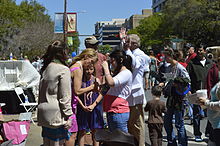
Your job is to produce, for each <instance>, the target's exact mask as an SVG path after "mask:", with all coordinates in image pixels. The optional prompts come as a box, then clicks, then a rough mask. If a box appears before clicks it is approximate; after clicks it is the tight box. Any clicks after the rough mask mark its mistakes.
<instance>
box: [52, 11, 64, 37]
mask: <svg viewBox="0 0 220 146" xmlns="http://www.w3.org/2000/svg"><path fill="white" fill-rule="evenodd" d="M63 22H64V21H63V13H55V20H54V23H55V24H54V32H55V33H63V32H64V27H63V26H64V25H63Z"/></svg>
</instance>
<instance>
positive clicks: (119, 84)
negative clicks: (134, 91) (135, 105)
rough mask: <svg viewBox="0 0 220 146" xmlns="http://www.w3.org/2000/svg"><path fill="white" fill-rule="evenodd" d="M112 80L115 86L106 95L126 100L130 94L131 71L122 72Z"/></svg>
mask: <svg viewBox="0 0 220 146" xmlns="http://www.w3.org/2000/svg"><path fill="white" fill-rule="evenodd" d="M113 80H114V84H115V85H114V87H111V88H110V89H109V91H108V92H107V94H108V95H113V96H117V97H121V98H123V99H127V98H128V96H130V94H131V87H132V73H131V71H130V70H128V69H126V70H123V71H121V72H119V73H118V74H117V75H116V76H115V77H113Z"/></svg>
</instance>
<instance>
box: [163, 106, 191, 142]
mask: <svg viewBox="0 0 220 146" xmlns="http://www.w3.org/2000/svg"><path fill="white" fill-rule="evenodd" d="M173 115H175V127H176V129H177V132H178V143H179V146H187V145H188V143H187V135H186V129H185V127H184V118H183V116H184V110H182V111H179V110H175V109H173V108H167V112H166V114H165V116H164V128H165V130H166V133H167V141H168V146H171V145H172V146H177V143H176V136H175V133H174V130H173V124H172V119H173Z"/></svg>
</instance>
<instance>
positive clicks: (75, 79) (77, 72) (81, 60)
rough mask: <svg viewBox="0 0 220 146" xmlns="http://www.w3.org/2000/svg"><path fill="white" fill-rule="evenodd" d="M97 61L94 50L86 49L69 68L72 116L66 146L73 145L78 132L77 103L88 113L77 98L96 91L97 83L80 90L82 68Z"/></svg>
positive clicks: (86, 108)
mask: <svg viewBox="0 0 220 146" xmlns="http://www.w3.org/2000/svg"><path fill="white" fill-rule="evenodd" d="M97 60H98V56H97V53H96V51H95V50H94V49H91V48H87V49H85V50H83V51H82V52H81V54H79V55H78V56H76V57H74V60H73V63H72V65H71V66H70V72H71V78H72V103H71V104H72V111H73V115H72V116H71V117H70V119H71V120H72V126H71V128H70V129H69V132H71V133H72V135H71V137H70V140H69V141H67V142H66V145H68V146H70V145H73V146H74V144H75V139H76V133H77V131H78V125H77V120H76V108H77V103H78V102H79V104H80V106H82V108H83V109H84V110H85V111H89V109H88V107H87V106H85V105H84V104H83V102H82V101H81V100H80V99H79V98H78V96H79V95H81V94H83V93H86V92H89V91H92V90H96V89H97V87H98V83H97V82H95V83H94V84H91V85H90V86H88V87H86V88H82V78H83V68H87V67H88V66H89V65H90V64H95V63H96V62H97Z"/></svg>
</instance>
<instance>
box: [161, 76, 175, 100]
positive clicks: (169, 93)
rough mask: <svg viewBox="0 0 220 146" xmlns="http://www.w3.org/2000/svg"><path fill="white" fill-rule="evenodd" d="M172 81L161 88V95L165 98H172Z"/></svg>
mask: <svg viewBox="0 0 220 146" xmlns="http://www.w3.org/2000/svg"><path fill="white" fill-rule="evenodd" d="M173 83H174V80H170V81H169V82H168V83H167V84H166V86H165V87H164V88H163V95H164V97H165V98H167V97H171V96H172V87H173Z"/></svg>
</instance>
